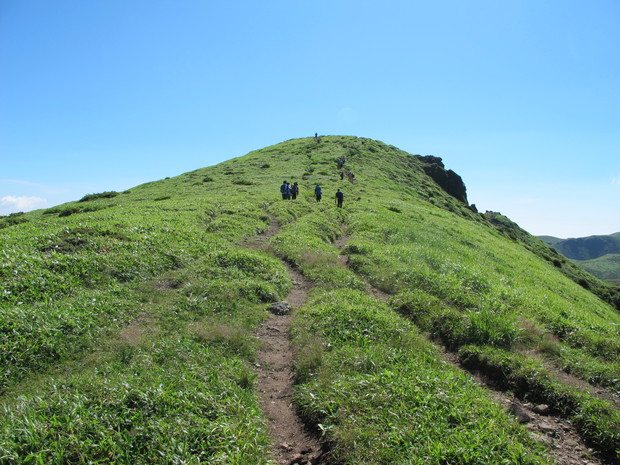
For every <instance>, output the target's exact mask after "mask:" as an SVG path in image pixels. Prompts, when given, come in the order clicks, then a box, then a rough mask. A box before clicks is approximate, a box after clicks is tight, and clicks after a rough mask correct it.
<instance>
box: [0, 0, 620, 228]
mask: <svg viewBox="0 0 620 465" xmlns="http://www.w3.org/2000/svg"><path fill="white" fill-rule="evenodd" d="M315 132H318V133H319V134H325V135H354V136H359V137H368V138H372V139H378V140H381V141H383V142H385V143H388V144H391V145H395V146H396V147H399V148H401V149H403V150H406V151H407V152H409V153H413V154H422V155H427V154H430V155H436V156H440V157H442V158H443V160H444V163H445V165H446V167H447V168H450V169H453V170H454V171H456V172H457V173H458V174H460V175H461V176H462V178H463V180H464V181H465V184H466V185H467V189H468V196H469V200H470V202H471V203H475V204H476V205H477V207H478V209H479V210H480V211H485V210H493V211H499V212H501V213H503V214H504V215H506V216H508V217H509V218H511V219H512V220H513V221H515V222H517V223H518V224H519V225H520V226H521V227H523V228H524V229H526V230H527V231H529V232H530V233H532V234H536V235H542V234H548V235H553V236H558V237H581V236H588V235H594V234H611V233H615V232H618V231H620V1H618V0H592V1H589V2H584V1H582V0H579V1H577V0H523V1H519V0H487V1H478V0H472V1H463V0H434V1H416V0H373V1H369V0H355V1H353V0H329V1H327V0H312V1H295V0H262V1H256V0H242V1H235V0H174V1H173V0H170V1H166V0H131V1H125V0H107V1H93V0H56V1H49V0H0V215H6V214H9V213H11V212H16V211H28V210H32V209H36V208H47V207H51V206H54V205H57V204H59V203H63V202H66V201H70V200H78V199H79V198H81V197H82V196H83V195H85V194H88V193H97V192H103V191H108V190H125V189H128V188H130V187H133V186H135V185H138V184H141V183H144V182H148V181H154V180H157V179H162V178H165V177H167V176H176V175H178V174H181V173H184V172H187V171H191V170H194V169H198V168H202V167H205V166H211V165H214V164H216V163H219V162H222V161H225V160H228V159H231V158H234V157H238V156H241V155H245V154H246V153H248V152H249V151H251V150H255V149H259V148H263V147H265V146H268V145H272V144H276V143H279V142H282V141H285V140H288V139H293V138H298V137H306V136H310V135H314V133H315ZM274 192H275V191H274Z"/></svg>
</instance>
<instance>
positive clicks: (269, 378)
mask: <svg viewBox="0 0 620 465" xmlns="http://www.w3.org/2000/svg"><path fill="white" fill-rule="evenodd" d="M278 231H279V226H278V224H277V222H276V221H275V219H274V218H272V219H271V224H270V226H269V228H268V230H266V231H265V232H264V233H262V234H260V235H259V236H257V237H255V238H252V239H249V240H246V241H244V245H246V246H248V247H252V248H256V249H262V248H265V247H267V239H268V238H270V237H272V236H274V235H276V234H277V233H278ZM283 263H284V262H283ZM284 264H285V266H286V267H287V269H288V271H289V273H290V276H291V280H292V282H293V288H292V289H291V291H290V292H289V294H288V295H287V296H286V299H285V302H286V303H287V304H288V305H289V306H290V308H291V312H290V313H288V314H284V315H280V314H270V317H269V319H267V320H266V321H265V322H264V323H263V324H262V325H261V327H260V328H259V330H258V333H257V336H258V337H259V339H260V340H261V342H262V347H261V350H260V351H259V353H258V356H257V360H256V367H255V369H256V373H257V375H258V376H257V384H258V390H259V392H260V397H261V401H260V404H261V408H262V409H263V411H264V412H265V417H266V418H267V425H268V428H269V434H270V436H271V438H272V440H273V447H272V450H271V459H272V460H273V461H275V462H276V463H278V464H282V465H284V464H286V465H294V464H298V465H318V464H325V463H326V459H327V454H326V453H325V449H326V448H325V445H324V444H323V443H322V442H321V441H320V440H319V438H318V436H317V434H316V431H312V430H311V429H309V428H308V427H307V426H306V425H304V423H303V422H302V421H301V419H300V418H299V416H298V415H297V412H296V411H295V408H294V407H293V404H292V396H293V394H294V384H293V373H292V365H293V356H294V354H293V349H292V347H291V344H290V340H289V329H290V324H291V320H292V318H293V314H294V312H295V311H296V310H297V309H298V308H299V307H301V306H302V305H303V304H304V303H305V302H306V300H307V299H308V291H309V289H310V288H311V287H312V283H311V282H310V281H309V280H308V279H306V278H305V277H304V276H303V275H302V274H301V273H300V272H298V271H297V270H295V269H293V268H291V267H290V266H289V265H288V264H286V263H284Z"/></svg>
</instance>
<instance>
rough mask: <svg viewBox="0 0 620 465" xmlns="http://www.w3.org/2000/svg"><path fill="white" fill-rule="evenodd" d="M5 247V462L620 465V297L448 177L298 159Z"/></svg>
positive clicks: (93, 201)
mask: <svg viewBox="0 0 620 465" xmlns="http://www.w3.org/2000/svg"><path fill="white" fill-rule="evenodd" d="M338 160H340V161H341V162H342V161H343V162H344V165H343V166H342V167H341V168H339V167H338V165H337V161H338ZM349 172H350V173H352V174H353V175H354V177H349V176H347V174H348V173H349ZM284 180H287V181H289V182H291V183H293V182H298V183H299V186H300V193H299V195H298V197H297V199H296V200H283V199H282V196H281V194H280V185H281V184H282V182H283V181H284ZM317 184H319V185H321V186H322V189H323V199H322V201H321V202H317V201H316V200H315V197H314V187H315V186H316V185H317ZM337 189H341V190H342V191H343V192H344V202H343V208H337V207H336V205H335V198H334V196H335V193H336V191H337ZM0 228H1V229H0V253H1V254H2V261H1V265H0V276H1V281H0V282H1V286H2V288H1V289H0V309H1V311H0V335H1V338H0V357H1V358H0V360H1V361H0V392H1V393H2V394H1V395H2V404H3V410H2V413H1V414H0V415H1V418H2V423H1V429H0V463H3V464H4V463H7V464H8V463H49V464H66V463H76V464H78V463H79V464H82V463H83V464H87V463H117V464H153V463H162V464H163V463H166V464H172V463H191V464H198V463H205V464H206V463H208V464H248V465H250V464H251V465H256V464H269V463H287V464H293V463H298V464H303V463H312V464H317V463H321V464H405V463H406V464H498V463H519V464H551V463H558V464H573V463H590V464H617V463H620V413H619V411H618V405H619V404H618V392H619V390H620V364H619V363H618V356H619V355H620V333H619V332H618V327H619V325H620V315H619V313H618V309H617V307H618V302H619V301H618V289H617V288H616V287H614V286H612V285H610V284H609V283H605V282H603V281H601V280H599V279H597V278H595V277H594V276H592V275H590V274H588V273H586V272H585V271H583V270H581V269H580V268H578V267H576V266H575V265H573V264H572V263H571V262H570V261H569V260H566V259H565V258H564V257H562V256H561V255H559V254H558V253H557V252H555V250H553V249H552V248H551V247H550V246H548V245H547V244H545V243H543V242H542V241H540V240H539V239H537V238H534V237H533V236H531V235H529V234H528V233H527V232H525V231H523V230H522V229H521V228H519V227H518V226H517V225H516V224H515V223H513V222H511V221H510V220H509V219H508V218H506V217H504V216H503V215H501V214H499V213H494V212H486V213H484V214H481V213H478V212H477V211H476V208H475V206H470V205H469V204H468V200H467V194H466V188H465V184H464V183H463V181H462V180H461V178H460V177H459V176H458V175H457V174H456V173H454V172H453V171H451V170H449V169H446V168H445V166H444V163H443V161H442V160H441V159H440V158H438V157H422V156H417V155H411V154H408V153H405V152H403V151H401V150H399V149H397V148H395V147H393V146H390V145H386V144H384V143H382V142H379V141H375V140H370V139H364V138H356V137H339V136H324V137H322V138H320V140H318V139H315V138H311V137H310V138H303V139H294V140H290V141H287V142H283V143H281V144H277V145H274V146H271V147H267V148H264V149H260V150H256V151H254V152H251V153H249V154H247V155H245V156H242V157H239V158H234V159H231V160H229V161H227V162H224V163H221V164H219V165H216V166H212V167H208V168H201V169H198V170H196V171H193V172H189V173H185V174H182V175H180V176H176V177H171V178H166V179H164V180H160V181H155V182H151V183H148V184H144V185H141V186H137V187H135V188H133V189H131V190H128V191H126V192H120V193H118V192H104V193H100V194H90V195H87V196H85V197H84V198H83V199H81V200H80V201H76V202H71V203H68V204H65V205H61V206H59V207H55V208H51V209H48V210H40V211H36V212H31V213H27V214H15V215H10V216H8V217H4V218H0ZM287 296H288V297H287ZM291 296H296V297H295V298H294V299H293V300H294V302H290V303H291V306H292V314H291V315H288V316H287V317H286V318H288V319H287V320H281V321H280V323H279V324H277V325H276V324H275V323H270V321H275V320H273V319H274V318H275V319H277V318H278V315H276V316H273V315H272V313H271V312H270V311H269V310H268V309H269V308H270V307H272V304H274V303H278V302H281V301H283V300H285V299H287V298H288V299H289V300H290V299H291ZM302 296H303V298H302ZM283 307H284V306H283ZM278 308H279V307H278ZM282 321H286V324H285V325H283V324H282ZM289 323H290V326H289ZM275 333H279V334H280V335H281V336H283V337H285V338H288V340H289V341H285V342H287V344H283V345H282V347H285V349H282V350H286V351H290V355H291V359H292V361H291V362H290V363H288V366H287V367H286V370H288V369H290V373H291V376H287V377H288V378H292V379H291V382H292V383H293V386H288V387H286V389H287V390H285V387H283V388H282V389H283V390H282V392H281V393H279V391H277V389H279V388H275V389H276V390H275V391H271V392H270V391H269V389H274V388H272V387H265V386H271V385H272V384H273V383H267V382H265V379H266V378H269V377H270V376H272V375H271V374H270V373H273V370H275V368H274V367H275V362H273V363H274V366H265V365H266V364H267V365H270V364H271V363H272V362H269V361H265V360H269V359H268V358H265V357H266V356H265V350H264V349H265V346H266V345H269V344H271V343H272V342H271V341H274V340H275V339H276V338H275V336H274V334H275ZM281 342H282V338H280V339H278V344H280V343H281ZM288 342H290V348H289V344H288ZM284 355H285V354H284ZM282 369H284V368H282ZM270 370H272V371H270ZM278 370H280V368H278ZM287 373H288V372H287ZM274 378H275V375H274ZM276 399H289V400H290V402H288V404H289V405H290V406H291V408H292V410H293V412H294V413H295V414H297V415H298V419H299V420H300V424H302V425H305V430H304V431H303V434H302V433H300V432H299V431H298V432H297V433H294V432H291V435H290V437H291V439H290V442H287V441H289V440H287V439H286V437H287V436H286V433H287V431H286V429H287V428H292V426H291V425H290V424H289V423H292V422H287V424H286V425H284V424H283V423H284V421H282V422H280V423H282V424H280V423H279V422H278V418H277V415H275V417H276V418H274V415H273V414H269V413H267V412H268V411H269V409H268V408H266V407H265V405H266V404H270V403H271V402H272V401H273V402H275V400H276ZM285 403H286V402H285ZM278 428H280V430H278V431H276V430H277V429H278ZM302 435H305V436H303V442H304V445H298V444H297V443H296V441H302V440H301V439H295V438H300V437H301V436H302ZM311 440H312V441H314V442H312V441H311Z"/></svg>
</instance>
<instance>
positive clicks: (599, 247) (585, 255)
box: [539, 233, 620, 282]
mask: <svg viewBox="0 0 620 465" xmlns="http://www.w3.org/2000/svg"><path fill="white" fill-rule="evenodd" d="M539 239H540V240H542V241H543V242H545V243H547V244H549V245H550V246H552V247H553V248H554V249H555V250H557V251H558V252H560V253H561V254H562V255H564V256H565V257H567V258H570V259H571V260H572V261H573V262H574V263H576V264H577V265H578V266H579V267H581V268H583V269H584V270H586V271H587V272H588V273H591V274H593V275H594V276H596V277H598V278H600V279H605V280H608V281H615V282H619V281H620V263H619V262H620V259H619V258H618V257H620V233H615V234H609V235H606V236H588V237H578V238H571V239H558V238H555V237H551V236H539Z"/></svg>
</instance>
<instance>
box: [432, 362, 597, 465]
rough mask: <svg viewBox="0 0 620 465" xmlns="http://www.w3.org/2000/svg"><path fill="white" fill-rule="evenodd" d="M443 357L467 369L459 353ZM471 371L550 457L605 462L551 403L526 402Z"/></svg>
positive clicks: (572, 462) (574, 464)
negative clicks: (462, 363) (460, 361)
mask: <svg viewBox="0 0 620 465" xmlns="http://www.w3.org/2000/svg"><path fill="white" fill-rule="evenodd" d="M442 356H443V358H444V360H446V362H448V363H450V364H452V365H454V366H456V367H458V368H460V369H463V370H465V371H468V370H466V369H465V368H463V367H462V366H461V365H460V363H459V360H458V357H457V356H456V354H453V353H450V352H445V353H443V354H442ZM469 373H470V374H471V375H472V376H473V378H474V379H475V380H476V381H477V382H478V383H479V384H480V385H482V386H484V387H485V388H486V389H487V390H488V392H489V393H490V395H491V397H492V398H493V399H495V401H496V402H498V403H499V404H500V405H503V406H504V408H505V409H506V411H507V412H508V413H509V414H510V415H511V416H512V417H513V418H515V420H516V421H518V422H519V423H521V424H523V425H525V428H526V429H527V430H528V431H529V432H530V435H531V437H532V438H533V439H534V440H536V441H538V442H540V443H542V444H543V445H544V446H545V447H546V448H547V450H548V454H549V456H550V457H552V458H553V460H555V462H556V463H557V464H558V465H604V464H605V463H606V462H604V461H602V460H601V459H599V458H598V457H596V456H595V455H594V450H593V449H591V448H590V447H588V446H587V445H586V443H585V442H584V441H583V439H582V438H581V436H580V434H579V432H578V431H577V429H576V428H575V427H574V426H573V425H572V424H571V422H570V421H568V420H566V419H564V418H562V417H558V416H555V415H551V414H550V412H549V407H548V406H546V405H534V404H531V403H528V402H523V401H522V400H520V399H518V398H516V397H515V396H514V395H512V394H511V393H509V392H504V391H501V390H499V389H498V388H497V387H496V384H495V382H494V380H493V379H490V378H488V377H486V376H484V375H483V374H481V373H478V372H475V371H473V372H472V371H469Z"/></svg>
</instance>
